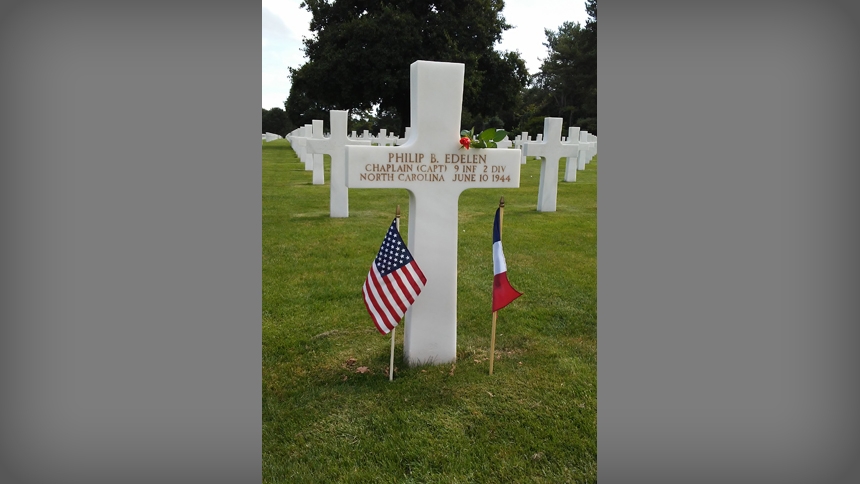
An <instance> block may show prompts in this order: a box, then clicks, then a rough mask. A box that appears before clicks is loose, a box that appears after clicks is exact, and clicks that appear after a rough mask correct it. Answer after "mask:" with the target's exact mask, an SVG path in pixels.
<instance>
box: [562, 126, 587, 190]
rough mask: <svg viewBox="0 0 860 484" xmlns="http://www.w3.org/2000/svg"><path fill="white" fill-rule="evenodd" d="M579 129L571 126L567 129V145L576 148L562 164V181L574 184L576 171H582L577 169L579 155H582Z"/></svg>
mask: <svg viewBox="0 0 860 484" xmlns="http://www.w3.org/2000/svg"><path fill="white" fill-rule="evenodd" d="M579 134H580V133H579V128H578V127H575V126H571V127H570V128H568V129H567V139H568V141H567V144H569V145H573V146H576V150H577V151H576V153H573V154H571V156H569V157H568V158H567V160H565V163H564V181H566V182H575V181H576V171H577V170H582V168H580V167H579V156H580V155H579V153H582V149H583V146H582V144H581V143H580V142H579Z"/></svg>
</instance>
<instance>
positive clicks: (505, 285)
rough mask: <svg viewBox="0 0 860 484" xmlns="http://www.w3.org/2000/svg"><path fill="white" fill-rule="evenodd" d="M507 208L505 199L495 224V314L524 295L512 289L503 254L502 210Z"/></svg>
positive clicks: (497, 213) (501, 203) (498, 209)
mask: <svg viewBox="0 0 860 484" xmlns="http://www.w3.org/2000/svg"><path fill="white" fill-rule="evenodd" d="M504 208H505V201H504V198H503V199H502V201H501V202H500V204H499V208H497V209H496V220H495V221H494V222H493V312H495V311H498V310H499V309H502V308H503V307H505V306H507V305H508V304H510V303H511V301H513V300H514V299H516V298H518V297H520V296H522V293H521V292H519V291H517V290H516V289H514V288H513V287H511V283H510V282H508V266H507V264H506V263H505V254H504V253H503V252H502V210H504Z"/></svg>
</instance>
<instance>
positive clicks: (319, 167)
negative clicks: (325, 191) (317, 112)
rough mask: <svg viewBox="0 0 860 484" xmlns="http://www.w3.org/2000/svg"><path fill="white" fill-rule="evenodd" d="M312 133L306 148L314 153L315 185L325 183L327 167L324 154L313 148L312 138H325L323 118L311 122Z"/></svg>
mask: <svg viewBox="0 0 860 484" xmlns="http://www.w3.org/2000/svg"><path fill="white" fill-rule="evenodd" d="M311 127H312V130H313V131H312V134H311V136H310V137H309V138H308V141H307V145H306V146H305V149H307V150H308V153H310V154H311V155H312V157H313V158H312V161H311V163H312V165H311V166H312V167H313V184H314V185H324V184H325V167H324V165H323V160H324V159H323V154H322V152H321V151H316V150H314V149H312V148H311V140H315V139H317V140H319V139H323V120H322V119H314V120H313V123H312V124H311Z"/></svg>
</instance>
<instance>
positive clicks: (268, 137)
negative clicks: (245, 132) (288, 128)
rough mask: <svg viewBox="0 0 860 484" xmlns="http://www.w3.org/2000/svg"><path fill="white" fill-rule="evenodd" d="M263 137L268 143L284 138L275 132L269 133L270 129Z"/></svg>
mask: <svg viewBox="0 0 860 484" xmlns="http://www.w3.org/2000/svg"><path fill="white" fill-rule="evenodd" d="M263 139H264V140H266V143H268V142H269V141H275V140H276V139H284V137H283V136H281V135H279V134H275V133H269V132H268V131H267V132H265V133H263Z"/></svg>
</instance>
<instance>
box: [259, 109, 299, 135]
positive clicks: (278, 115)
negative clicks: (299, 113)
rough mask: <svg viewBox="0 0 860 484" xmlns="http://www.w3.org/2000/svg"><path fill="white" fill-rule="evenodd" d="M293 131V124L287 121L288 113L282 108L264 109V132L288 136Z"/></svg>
mask: <svg viewBox="0 0 860 484" xmlns="http://www.w3.org/2000/svg"><path fill="white" fill-rule="evenodd" d="M292 130H293V126H292V123H290V121H289V120H288V119H287V113H285V112H284V110H283V109H281V108H272V109H268V110H267V109H266V108H263V132H264V133H275V134H279V135H281V136H286V135H287V134H288V133H289V132H290V131H292Z"/></svg>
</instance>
